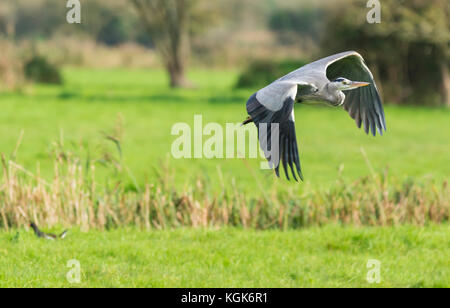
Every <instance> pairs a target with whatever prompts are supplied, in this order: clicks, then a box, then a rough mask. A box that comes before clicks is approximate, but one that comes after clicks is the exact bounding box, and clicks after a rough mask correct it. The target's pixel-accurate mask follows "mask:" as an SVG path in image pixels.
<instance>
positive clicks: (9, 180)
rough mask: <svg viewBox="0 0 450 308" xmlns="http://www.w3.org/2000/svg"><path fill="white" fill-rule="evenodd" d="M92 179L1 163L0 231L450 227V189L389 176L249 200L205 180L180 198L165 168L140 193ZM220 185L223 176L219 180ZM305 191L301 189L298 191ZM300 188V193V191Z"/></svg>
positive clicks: (72, 165) (68, 166)
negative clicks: (49, 175)
mask: <svg viewBox="0 0 450 308" xmlns="http://www.w3.org/2000/svg"><path fill="white" fill-rule="evenodd" d="M89 168H90V170H89V176H88V175H87V174H86V166H85V164H82V163H81V160H80V159H78V158H76V157H72V158H71V157H64V156H61V155H59V156H58V157H57V158H56V159H55V163H54V177H53V179H52V180H51V181H45V180H44V179H43V178H42V177H40V176H39V172H36V173H31V172H29V171H27V170H26V169H24V168H23V167H22V166H20V165H18V164H17V163H16V162H14V161H13V160H10V159H7V158H5V156H2V176H1V180H0V228H2V229H10V228H18V227H23V226H26V225H28V224H29V222H30V221H35V222H37V223H38V224H39V225H41V226H46V227H51V226H54V225H64V226H78V227H80V228H81V229H82V230H89V229H93V228H94V229H101V230H104V229H109V228H115V227H123V226H135V227H138V228H142V229H168V228H178V227H194V228H195V227H214V228H216V227H224V226H227V227H228V226H237V227H244V228H256V229H270V228H279V229H288V228H302V227H308V226H320V225H324V224H327V223H338V224H352V225H357V226H363V225H364V226H375V225H400V224H415V225H425V224H428V223H445V222H448V221H449V216H450V204H449V187H448V185H447V183H446V182H445V183H441V184H436V183H434V182H432V181H429V182H426V183H418V182H415V181H413V180H408V181H404V182H402V183H390V182H389V181H388V176H387V174H374V175H371V176H368V177H365V178H361V179H359V180H357V181H355V182H353V183H350V184H348V183H346V182H345V181H344V180H339V181H338V182H337V183H336V185H335V186H333V187H332V188H331V189H329V190H310V191H308V192H305V191H302V192H300V189H297V188H292V189H288V190H284V191H283V192H282V193H281V192H280V191H279V190H278V189H277V188H276V187H275V188H274V189H272V190H271V191H264V192H263V191H261V197H256V198H255V197H248V196H247V195H246V194H244V193H243V192H241V191H239V189H238V188H237V186H236V184H235V182H234V181H232V182H231V184H228V185H227V186H226V187H225V184H224V187H223V190H222V191H221V192H213V191H212V190H210V189H207V188H206V187H207V182H206V181H205V180H203V179H201V177H199V178H198V180H197V181H196V182H195V183H192V184H191V185H190V187H187V188H185V189H183V190H178V189H176V188H175V187H174V186H172V185H171V184H170V183H173V179H172V173H171V172H170V171H169V170H170V169H169V168H167V167H165V168H163V170H164V171H163V172H161V173H160V175H159V176H158V178H157V181H156V182H155V183H148V184H146V185H145V186H144V187H143V188H142V189H138V191H127V190H126V189H125V187H124V186H123V185H120V184H118V185H116V186H114V187H113V188H101V186H99V184H98V183H97V182H96V176H95V165H91V166H90V167H89ZM218 178H220V172H219V175H218ZM300 185H301V184H300ZM300 185H299V186H298V187H301V186H300Z"/></svg>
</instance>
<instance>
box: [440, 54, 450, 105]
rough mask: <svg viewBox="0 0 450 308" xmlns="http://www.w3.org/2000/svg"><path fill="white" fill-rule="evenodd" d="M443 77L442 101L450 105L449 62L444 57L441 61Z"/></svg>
mask: <svg viewBox="0 0 450 308" xmlns="http://www.w3.org/2000/svg"><path fill="white" fill-rule="evenodd" d="M441 78H442V90H441V92H442V103H443V104H444V105H445V106H447V107H450V73H449V69H448V63H447V61H446V60H445V59H444V60H442V62H441Z"/></svg>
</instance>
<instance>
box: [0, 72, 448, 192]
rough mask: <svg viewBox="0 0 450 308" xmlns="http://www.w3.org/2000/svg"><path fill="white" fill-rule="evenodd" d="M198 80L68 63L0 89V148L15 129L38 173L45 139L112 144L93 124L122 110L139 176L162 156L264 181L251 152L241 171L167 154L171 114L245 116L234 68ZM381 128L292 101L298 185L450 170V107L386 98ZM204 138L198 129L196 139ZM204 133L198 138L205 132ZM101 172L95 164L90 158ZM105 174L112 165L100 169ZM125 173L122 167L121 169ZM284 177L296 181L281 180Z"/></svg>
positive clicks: (213, 175) (191, 171) (187, 170)
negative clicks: (48, 80)
mask: <svg viewBox="0 0 450 308" xmlns="http://www.w3.org/2000/svg"><path fill="white" fill-rule="evenodd" d="M190 76H191V77H190V78H191V80H193V81H194V83H195V84H196V86H197V88H196V89H191V90H171V89H169V88H168V87H167V85H166V84H167V81H166V78H165V75H164V73H163V72H160V71H150V72H148V71H127V70H97V71H91V70H80V69H68V70H66V72H65V79H66V83H65V85H64V86H63V87H54V86H33V87H32V88H27V89H26V90H25V91H24V92H23V93H21V94H1V96H0V103H1V106H2V112H1V114H0V134H1V136H2V142H1V143H0V152H1V153H5V154H6V155H8V154H10V153H12V152H13V151H14V149H15V147H16V143H17V140H18V138H19V136H20V133H21V131H22V130H23V131H24V137H23V140H22V143H21V146H20V148H19V149H18V151H17V157H16V161H17V162H18V163H20V164H23V165H24V166H25V167H26V168H27V169H28V170H30V171H33V172H34V171H35V170H36V166H37V163H39V166H40V171H41V173H42V174H43V175H47V176H50V175H51V174H52V172H53V157H52V155H51V149H52V143H54V142H55V141H58V140H60V139H61V136H64V138H63V139H64V146H65V147H66V148H68V149H73V151H75V152H77V153H78V154H79V155H80V156H82V157H87V156H88V155H90V157H96V155H97V156H98V157H100V154H101V152H102V151H104V150H105V149H109V151H112V152H113V151H114V146H113V145H112V143H111V142H108V141H105V139H104V137H103V135H102V133H103V132H107V133H108V132H111V131H113V130H114V128H115V127H116V126H117V124H116V123H117V122H118V119H121V120H120V121H122V126H123V139H122V149H123V159H124V162H125V164H126V165H127V166H128V167H129V169H130V170H131V172H132V174H133V176H135V177H136V178H137V181H138V182H139V183H143V182H145V181H147V180H148V181H151V180H152V179H153V178H154V176H155V172H154V168H158V167H159V166H160V165H161V161H166V160H167V159H169V161H170V163H169V164H170V166H171V167H172V169H173V171H174V172H175V181H176V183H177V185H183V184H185V183H189V182H190V181H192V179H193V178H195V177H197V176H198V174H203V175H205V177H207V178H209V179H210V182H211V183H212V185H215V184H216V183H217V182H218V173H217V168H220V170H221V172H222V173H223V175H224V177H225V179H227V180H229V179H231V178H235V179H236V182H237V187H239V188H240V189H244V190H247V191H248V192H249V193H253V192H255V191H258V189H257V184H256V183H255V181H254V175H253V174H252V173H254V174H256V175H257V176H258V177H260V178H262V182H263V183H262V185H266V186H270V185H272V183H273V178H272V176H271V175H270V174H269V173H268V172H267V171H261V170H260V169H259V168H258V167H259V163H260V162H261V159H253V160H250V161H249V163H250V166H251V168H252V169H254V170H253V171H252V172H249V169H248V168H246V164H245V163H244V161H243V160H242V159H237V158H236V159H227V160H225V159H212V160H208V159H197V160H196V159H180V160H175V159H172V158H171V156H170V150H171V144H172V142H173V141H174V140H175V139H176V136H171V128H172V126H173V124H174V123H177V122H186V123H189V124H193V117H194V114H201V115H203V122H204V124H206V123H208V122H218V123H220V124H225V123H227V122H231V123H237V122H240V121H242V120H243V119H244V118H245V117H246V110H245V102H246V100H247V98H248V97H249V95H251V94H252V91H251V90H249V91H244V90H239V91H236V90H233V89H232V86H233V84H234V82H235V79H236V78H237V74H236V73H235V72H232V71H230V72H227V71H194V72H192V73H191V74H190ZM386 116H387V124H388V132H387V133H386V135H385V136H384V137H377V138H374V137H371V136H366V135H365V134H364V133H363V132H362V131H361V130H358V129H357V128H356V126H355V124H354V122H353V120H352V119H350V117H349V116H348V115H347V114H346V112H344V111H343V110H341V109H334V108H327V107H319V106H317V107H314V106H302V105H300V106H297V107H296V121H297V132H298V138H299V139H300V140H299V142H300V148H301V160H302V165H303V169H304V175H305V178H306V182H307V183H306V185H312V186H314V187H319V186H321V187H328V186H329V185H330V184H334V183H335V179H336V178H337V175H338V170H339V167H340V166H343V167H344V169H343V173H342V175H343V177H344V178H345V179H348V180H353V179H356V178H358V177H360V176H365V175H367V174H368V173H369V168H368V166H367V164H366V162H365V159H364V157H363V156H362V155H361V151H360V148H363V149H364V150H365V151H366V153H367V156H368V159H369V160H370V162H371V164H372V165H373V168H374V169H375V170H376V171H378V170H383V169H384V168H386V167H388V168H389V172H390V174H391V175H392V176H395V177H398V178H405V177H417V178H423V177H432V178H435V179H438V180H442V179H446V178H447V177H448V175H449V174H450V156H449V155H448V151H449V145H448V131H450V121H449V119H450V110H445V109H439V108H422V107H417V108H413V107H402V108H401V107H392V106H387V107H386ZM205 139H206V138H205ZM205 139H204V140H205ZM98 169H100V172H102V171H101V170H102V169H104V168H103V167H99V168H98ZM103 173H104V174H105V175H111V173H112V171H106V172H103ZM123 177H124V179H125V180H130V179H129V177H128V174H124V175H123ZM286 185H298V184H294V183H291V184H288V183H287V182H286Z"/></svg>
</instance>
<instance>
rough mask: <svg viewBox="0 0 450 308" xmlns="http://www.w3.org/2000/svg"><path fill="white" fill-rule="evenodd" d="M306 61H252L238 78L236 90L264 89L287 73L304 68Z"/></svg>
mask: <svg viewBox="0 0 450 308" xmlns="http://www.w3.org/2000/svg"><path fill="white" fill-rule="evenodd" d="M307 63H308V62H307V61H302V60H285V61H279V62H275V61H270V60H259V61H254V62H252V63H250V64H249V65H248V67H247V68H246V69H245V70H244V71H243V72H242V73H241V75H240V76H239V79H238V82H237V84H236V87H237V88H258V87H259V88H261V87H265V86H267V85H268V84H270V83H272V82H273V81H275V80H277V79H278V78H280V77H282V76H284V75H286V74H288V73H289V72H291V71H293V70H295V69H297V68H299V67H301V66H304V65H305V64H307Z"/></svg>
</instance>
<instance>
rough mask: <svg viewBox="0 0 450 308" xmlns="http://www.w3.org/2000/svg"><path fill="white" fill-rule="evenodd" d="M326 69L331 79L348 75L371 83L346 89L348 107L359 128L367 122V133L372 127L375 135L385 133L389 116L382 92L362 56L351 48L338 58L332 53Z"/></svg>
mask: <svg viewBox="0 0 450 308" xmlns="http://www.w3.org/2000/svg"><path fill="white" fill-rule="evenodd" d="M325 71H326V75H327V77H328V79H330V80H334V79H336V78H338V77H345V78H348V79H350V80H354V81H364V82H368V83H370V85H369V86H366V87H361V88H358V89H355V90H351V91H348V92H346V93H345V95H346V97H345V101H344V108H345V110H347V111H348V113H349V114H350V116H351V117H352V118H353V119H354V120H355V122H356V125H358V127H359V128H361V125H362V124H364V130H365V132H366V133H367V134H368V133H369V130H370V131H371V132H372V134H373V135H374V136H375V135H376V132H377V131H378V133H379V134H380V135H383V130H386V118H385V115H384V110H383V105H382V102H381V98H380V94H379V92H378V88H377V85H376V83H375V80H374V78H373V75H372V73H371V72H370V70H369V68H368V67H367V65H366V63H365V62H364V59H363V58H362V57H361V55H360V54H358V53H357V52H355V51H350V52H346V53H342V54H339V55H336V56H335V57H333V56H332V57H330V58H328V64H327V66H326V70H325Z"/></svg>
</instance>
